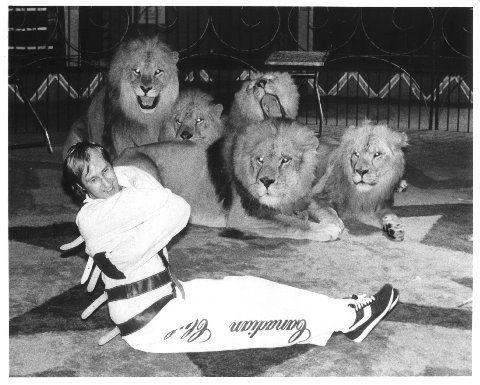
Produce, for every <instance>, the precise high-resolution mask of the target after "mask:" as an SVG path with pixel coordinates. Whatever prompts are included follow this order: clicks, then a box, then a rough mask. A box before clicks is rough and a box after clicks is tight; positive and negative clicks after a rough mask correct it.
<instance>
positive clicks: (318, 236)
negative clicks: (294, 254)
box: [308, 223, 343, 242]
mask: <svg viewBox="0 0 480 385" xmlns="http://www.w3.org/2000/svg"><path fill="white" fill-rule="evenodd" d="M310 229H311V231H310V236H309V237H308V238H309V239H311V240H312V241H317V242H330V241H335V240H336V239H338V238H340V234H342V231H343V227H341V226H338V224H334V223H329V224H327V225H320V224H318V223H311V224H310Z"/></svg>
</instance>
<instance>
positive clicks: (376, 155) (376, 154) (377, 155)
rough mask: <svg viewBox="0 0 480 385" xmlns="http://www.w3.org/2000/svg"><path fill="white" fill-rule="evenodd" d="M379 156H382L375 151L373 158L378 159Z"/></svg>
mask: <svg viewBox="0 0 480 385" xmlns="http://www.w3.org/2000/svg"><path fill="white" fill-rule="evenodd" d="M380 155H382V153H381V152H378V151H377V152H376V153H375V154H373V157H374V158H378V157H379V156H380Z"/></svg>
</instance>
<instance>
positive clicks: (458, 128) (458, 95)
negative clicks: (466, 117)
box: [457, 84, 470, 132]
mask: <svg viewBox="0 0 480 385" xmlns="http://www.w3.org/2000/svg"><path fill="white" fill-rule="evenodd" d="M460 91H461V88H460V84H458V92H457V132H459V131H460ZM469 102H470V101H469Z"/></svg>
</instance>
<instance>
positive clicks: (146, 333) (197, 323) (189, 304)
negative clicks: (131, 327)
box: [124, 276, 355, 353]
mask: <svg viewBox="0 0 480 385" xmlns="http://www.w3.org/2000/svg"><path fill="white" fill-rule="evenodd" d="M183 287H184V289H185V294H186V298H185V300H184V299H182V298H181V296H177V298H174V299H173V300H171V301H170V302H169V303H168V304H167V305H166V306H165V307H164V308H163V309H162V310H161V311H160V312H159V313H158V314H157V315H156V316H155V317H154V318H153V319H152V320H151V321H150V322H149V323H148V324H147V325H146V326H144V327H143V328H141V329H140V330H138V331H136V332H135V333H133V334H130V335H127V336H125V337H124V339H125V341H126V342H127V343H128V344H129V345H130V346H132V347H133V348H135V349H138V350H142V351H145V352H152V353H176V352H204V351H220V350H236V349H251V348H273V347H280V346H290V345H294V344H315V345H320V346H324V345H325V344H326V343H327V341H328V339H329V338H330V336H331V335H332V333H333V332H336V331H346V330H347V329H348V328H349V327H350V326H351V325H352V324H353V322H354V320H355V311H354V310H353V309H352V308H351V307H348V305H347V301H346V300H343V299H333V298H330V297H327V296H325V295H322V294H318V293H314V292H310V291H307V290H302V289H297V288H294V287H291V286H287V285H283V284H279V283H275V282H272V281H269V280H266V279H262V278H256V277H251V276H243V277H234V276H230V277H226V278H223V279H220V280H214V279H195V280H192V281H188V282H184V283H183ZM177 292H178V291H177Z"/></svg>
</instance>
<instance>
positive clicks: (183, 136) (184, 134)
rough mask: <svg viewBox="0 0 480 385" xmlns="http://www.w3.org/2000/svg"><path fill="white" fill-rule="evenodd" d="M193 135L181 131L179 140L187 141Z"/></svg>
mask: <svg viewBox="0 0 480 385" xmlns="http://www.w3.org/2000/svg"><path fill="white" fill-rule="evenodd" d="M192 136H193V135H192V134H191V133H190V132H188V131H183V132H182V133H181V134H180V138H182V139H183V140H187V139H190V138H191V137H192Z"/></svg>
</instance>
